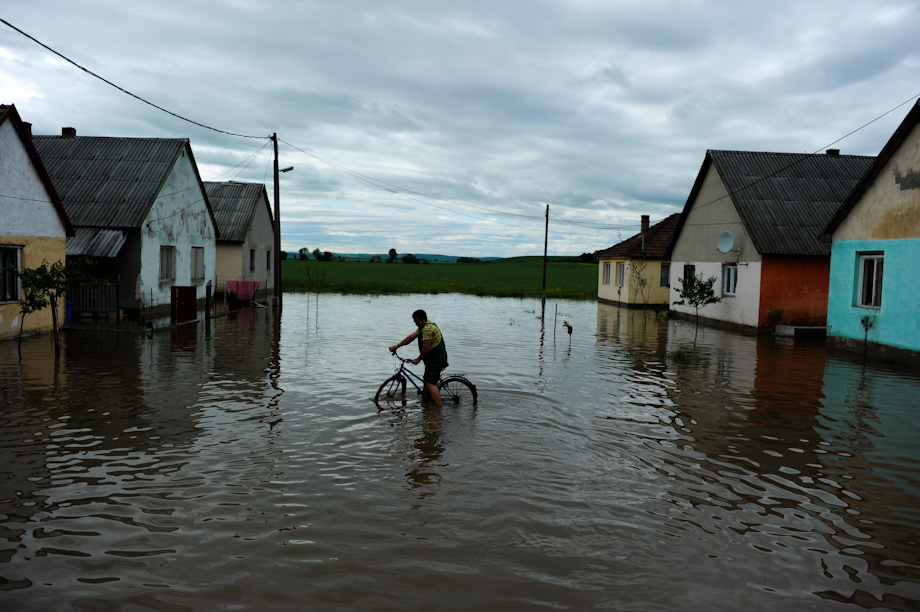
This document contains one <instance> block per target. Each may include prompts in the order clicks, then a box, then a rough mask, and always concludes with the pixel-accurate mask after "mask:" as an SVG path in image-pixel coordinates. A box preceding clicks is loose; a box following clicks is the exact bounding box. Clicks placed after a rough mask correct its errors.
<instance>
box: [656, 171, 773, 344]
mask: <svg viewBox="0 0 920 612" xmlns="http://www.w3.org/2000/svg"><path fill="white" fill-rule="evenodd" d="M726 231H728V232H731V233H732V235H733V236H734V244H733V246H732V250H731V251H729V252H728V253H721V252H720V251H719V250H718V249H717V248H716V247H717V246H718V244H719V236H721V235H722V233H723V232H726ZM738 249H741V253H740V254H739V253H738ZM686 264H692V265H694V266H696V274H697V275H700V274H702V275H703V278H704V279H707V278H709V277H710V276H714V277H715V278H716V283H715V286H714V287H713V289H714V290H715V293H716V295H717V296H720V297H723V299H722V301H721V302H720V303H718V304H710V305H709V306H705V307H704V308H701V309H700V316H701V317H706V318H709V319H717V320H720V321H726V322H728V323H733V324H738V325H746V326H753V327H756V326H757V324H758V313H759V309H760V274H761V257H760V254H759V253H758V252H757V250H756V249H755V248H754V243H753V242H752V241H751V239H750V237H749V236H748V234H747V231H746V230H745V228H744V224H743V223H742V221H741V216H740V215H739V214H738V211H737V210H736V209H735V205H734V204H733V203H732V200H731V198H730V197H728V190H727V189H726V188H725V184H724V183H723V182H722V179H721V177H719V173H718V172H717V171H716V168H715V165H710V166H709V169H708V171H707V173H706V176H705V177H704V179H703V183H702V185H701V186H700V191H699V193H698V194H697V197H696V200H694V201H693V202H692V205H691V208H690V212H689V213H688V215H687V218H686V220H685V221H684V225H683V227H682V228H681V230H680V235H679V236H678V238H677V241H676V242H675V243H674V248H673V250H672V253H671V309H672V310H675V311H677V312H682V313H687V314H694V313H695V309H694V308H693V307H692V306H689V305H685V306H679V305H675V304H674V303H673V302H674V301H675V300H679V299H680V288H681V286H682V283H681V282H680V281H681V279H682V278H683V274H684V266H685V265H686ZM723 264H738V265H737V273H738V284H737V287H736V291H735V295H734V296H722V280H723V278H722V266H723Z"/></svg>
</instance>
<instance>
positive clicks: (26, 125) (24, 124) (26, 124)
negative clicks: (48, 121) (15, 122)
mask: <svg viewBox="0 0 920 612" xmlns="http://www.w3.org/2000/svg"><path fill="white" fill-rule="evenodd" d="M22 127H23V129H25V131H26V134H28V135H29V138H32V124H31V123H29V122H28V121H23V122H22Z"/></svg>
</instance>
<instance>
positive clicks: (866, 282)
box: [857, 253, 885, 308]
mask: <svg viewBox="0 0 920 612" xmlns="http://www.w3.org/2000/svg"><path fill="white" fill-rule="evenodd" d="M884 271H885V256H884V255H883V254H882V253H861V254H860V255H859V300H858V301H857V305H858V306H862V307H863V308H881V307H882V276H883V274H884Z"/></svg>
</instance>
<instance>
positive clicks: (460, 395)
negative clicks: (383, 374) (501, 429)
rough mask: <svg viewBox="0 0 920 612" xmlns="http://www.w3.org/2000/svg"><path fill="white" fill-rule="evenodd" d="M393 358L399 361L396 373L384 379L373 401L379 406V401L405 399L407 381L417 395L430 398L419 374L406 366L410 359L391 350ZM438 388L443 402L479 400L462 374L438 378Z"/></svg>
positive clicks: (454, 402) (458, 403) (474, 389)
mask: <svg viewBox="0 0 920 612" xmlns="http://www.w3.org/2000/svg"><path fill="white" fill-rule="evenodd" d="M393 359H394V360H395V361H397V362H399V366H398V367H397V368H396V373H395V374H393V376H390V377H389V378H388V379H386V380H385V381H384V382H383V384H382V385H380V388H379V389H377V394H376V395H375V396H374V403H376V404H377V405H378V408H379V407H380V402H381V401H383V402H389V401H398V400H401V399H405V397H406V386H407V384H408V383H409V382H411V383H412V385H413V386H414V387H415V389H416V391H417V392H418V394H419V395H421V396H422V397H424V398H425V399H428V400H430V399H431V395H430V394H429V393H428V392H427V391H425V381H424V380H423V379H422V377H421V376H419V375H418V374H416V373H415V372H413V371H412V370H410V369H409V368H407V367H406V364H407V363H410V362H411V361H412V360H411V359H403V358H402V357H400V356H399V355H397V354H396V351H393ZM438 390H439V391H440V392H441V400H442V401H443V402H444V403H445V404H455V405H461V404H468V405H473V406H475V405H476V402H477V401H478V400H479V392H478V391H476V385H474V384H473V383H471V382H470V381H469V379H467V377H466V376H463V375H462V374H449V375H448V376H445V377H444V378H441V379H440V380H438Z"/></svg>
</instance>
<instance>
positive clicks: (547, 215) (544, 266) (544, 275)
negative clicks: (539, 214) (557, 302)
mask: <svg viewBox="0 0 920 612" xmlns="http://www.w3.org/2000/svg"><path fill="white" fill-rule="evenodd" d="M548 244H549V204H547V205H546V233H545V234H544V235H543V294H542V295H543V298H542V301H541V304H542V306H541V310H542V312H544V313H545V312H546V247H547V245H548Z"/></svg>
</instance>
